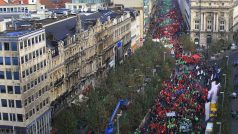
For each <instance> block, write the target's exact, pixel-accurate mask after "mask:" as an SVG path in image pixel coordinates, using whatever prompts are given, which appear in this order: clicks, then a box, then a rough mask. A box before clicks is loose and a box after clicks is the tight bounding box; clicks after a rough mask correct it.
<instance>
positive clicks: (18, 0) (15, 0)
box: [11, 0, 28, 4]
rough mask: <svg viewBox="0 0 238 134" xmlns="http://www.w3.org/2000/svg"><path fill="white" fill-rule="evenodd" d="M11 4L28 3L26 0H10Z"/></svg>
mask: <svg viewBox="0 0 238 134" xmlns="http://www.w3.org/2000/svg"><path fill="white" fill-rule="evenodd" d="M21 1H22V2H23V3H21ZM11 4H28V0H12V2H11Z"/></svg>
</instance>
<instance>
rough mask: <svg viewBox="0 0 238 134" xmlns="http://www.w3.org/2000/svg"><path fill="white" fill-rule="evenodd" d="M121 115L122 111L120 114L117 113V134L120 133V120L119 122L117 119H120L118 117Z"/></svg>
mask: <svg viewBox="0 0 238 134" xmlns="http://www.w3.org/2000/svg"><path fill="white" fill-rule="evenodd" d="M121 116H122V113H120V114H117V134H120V128H119V127H120V124H119V123H120V122H119V119H120V117H121Z"/></svg>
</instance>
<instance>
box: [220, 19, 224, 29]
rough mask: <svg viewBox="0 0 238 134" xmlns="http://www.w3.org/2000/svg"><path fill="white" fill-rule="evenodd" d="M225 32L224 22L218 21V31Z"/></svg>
mask: <svg viewBox="0 0 238 134" xmlns="http://www.w3.org/2000/svg"><path fill="white" fill-rule="evenodd" d="M224 30H225V21H223V20H222V21H220V31H224Z"/></svg>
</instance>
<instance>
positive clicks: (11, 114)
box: [9, 113, 16, 121]
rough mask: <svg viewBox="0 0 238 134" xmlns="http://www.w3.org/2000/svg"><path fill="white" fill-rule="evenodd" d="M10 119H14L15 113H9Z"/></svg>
mask: <svg viewBox="0 0 238 134" xmlns="http://www.w3.org/2000/svg"><path fill="white" fill-rule="evenodd" d="M9 116H10V121H16V115H15V114H14V113H10V114H9Z"/></svg>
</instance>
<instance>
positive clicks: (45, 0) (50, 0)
mask: <svg viewBox="0 0 238 134" xmlns="http://www.w3.org/2000/svg"><path fill="white" fill-rule="evenodd" d="M67 2H71V0H58V1H54V0H40V3H41V4H42V5H45V7H46V8H48V9H54V8H64V7H65V3H67Z"/></svg>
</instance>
